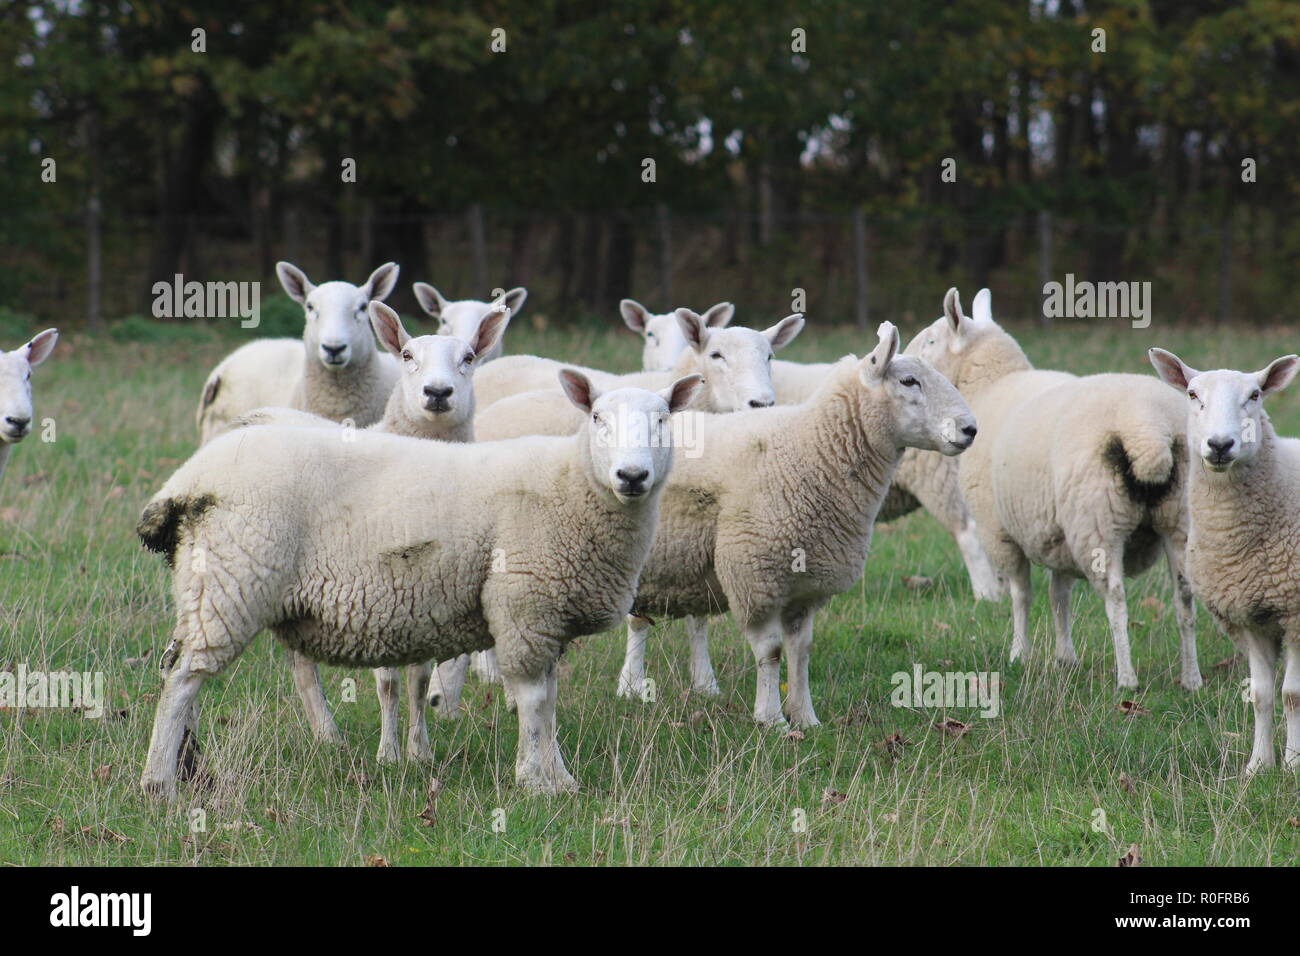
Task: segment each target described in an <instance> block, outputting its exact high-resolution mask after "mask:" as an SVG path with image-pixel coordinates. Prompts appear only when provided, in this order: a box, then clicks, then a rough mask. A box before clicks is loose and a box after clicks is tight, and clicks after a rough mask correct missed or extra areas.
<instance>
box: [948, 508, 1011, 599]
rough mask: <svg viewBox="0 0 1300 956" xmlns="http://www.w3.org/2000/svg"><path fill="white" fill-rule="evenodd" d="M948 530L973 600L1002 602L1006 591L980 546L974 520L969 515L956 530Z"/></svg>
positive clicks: (982, 546)
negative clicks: (959, 555) (973, 597)
mask: <svg viewBox="0 0 1300 956" xmlns="http://www.w3.org/2000/svg"><path fill="white" fill-rule="evenodd" d="M963 510H964V509H963ZM949 530H950V531H952V536H953V538H954V539H955V540H956V542H957V550H958V551H960V552H961V559H962V561H963V562H964V563H965V565H966V574H967V576H968V577H970V586H971V590H973V591H974V592H975V600H977V601H1000V600H1002V596H1003V594H1005V593H1006V590H1005V588H1003V586H1002V581H1001V580H1000V579H999V578H998V573H997V571H995V570H993V562H992V561H990V560H989V556H988V554H987V553H986V552H985V550H984V545H982V544H980V536H979V532H978V531H977V530H976V529H975V521H974V519H973V518H971V516H970V515H969V514H967V515H964V516H963V520H962V523H961V525H960V526H959V527H958V528H957V529H956V530H953V529H949Z"/></svg>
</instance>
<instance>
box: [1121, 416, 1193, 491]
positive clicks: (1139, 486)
mask: <svg viewBox="0 0 1300 956" xmlns="http://www.w3.org/2000/svg"><path fill="white" fill-rule="evenodd" d="M1125 425H1126V427H1124V428H1123V429H1122V430H1120V431H1118V432H1113V433H1111V434H1109V435H1107V437H1106V439H1105V442H1104V444H1103V446H1102V458H1103V460H1104V461H1105V462H1106V463H1107V464H1108V465H1109V466H1110V468H1111V469H1112V470H1113V471H1114V472H1115V473H1116V474H1117V475H1118V476H1119V478H1120V481H1121V482H1122V483H1123V485H1124V490H1125V492H1126V493H1127V494H1128V496H1129V497H1130V498H1131V499H1132V500H1133V501H1135V502H1137V503H1138V504H1143V505H1147V506H1152V505H1156V504H1158V503H1159V502H1160V501H1161V500H1162V499H1163V498H1164V497H1165V496H1166V495H1168V494H1169V492H1170V491H1172V490H1173V488H1174V485H1176V484H1177V482H1178V461H1179V455H1178V450H1179V446H1180V443H1181V442H1182V440H1183V439H1182V436H1181V434H1179V433H1178V432H1177V431H1176V430H1174V429H1170V428H1168V427H1166V423H1164V422H1163V421H1160V420H1159V419H1158V418H1157V417H1148V416H1145V415H1141V414H1139V415H1136V416H1134V417H1132V418H1131V419H1130V420H1129V421H1128V422H1126V423H1125Z"/></svg>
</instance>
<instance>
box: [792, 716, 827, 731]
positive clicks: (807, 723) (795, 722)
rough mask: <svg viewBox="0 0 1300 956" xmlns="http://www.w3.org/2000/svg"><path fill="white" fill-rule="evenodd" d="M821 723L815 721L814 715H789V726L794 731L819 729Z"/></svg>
mask: <svg viewBox="0 0 1300 956" xmlns="http://www.w3.org/2000/svg"><path fill="white" fill-rule="evenodd" d="M821 725H822V722H821V721H820V720H818V719H817V715H816V714H791V715H790V726H791V727H793V728H795V729H796V730H808V729H810V728H812V727H820V726H821Z"/></svg>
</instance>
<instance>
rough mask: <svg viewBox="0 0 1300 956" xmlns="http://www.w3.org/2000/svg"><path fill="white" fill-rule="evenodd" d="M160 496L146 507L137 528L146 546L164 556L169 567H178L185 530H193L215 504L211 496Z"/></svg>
mask: <svg viewBox="0 0 1300 956" xmlns="http://www.w3.org/2000/svg"><path fill="white" fill-rule="evenodd" d="M164 495H165V491H164V492H161V493H159V495H158V496H157V497H155V498H154V499H153V500H152V501H150V502H149V503H148V504H147V505H145V506H144V512H143V513H142V514H141V515H140V520H139V522H138V523H137V524H136V526H135V533H136V534H138V535H139V536H140V540H141V541H143V542H144V546H145V547H146V548H148V549H149V550H150V551H153V552H156V553H158V554H161V555H162V556H163V558H164V560H166V562H167V564H168V566H169V567H174V566H175V560H176V549H177V548H179V547H180V540H181V533H182V530H183V529H185V528H187V527H193V525H194V523H195V522H197V521H198V519H199V518H200V517H202V515H203V513H204V512H205V511H207V510H208V509H209V508H211V507H212V506H213V505H214V504H216V499H215V498H213V497H212V496H211V495H200V496H198V497H172V496H164Z"/></svg>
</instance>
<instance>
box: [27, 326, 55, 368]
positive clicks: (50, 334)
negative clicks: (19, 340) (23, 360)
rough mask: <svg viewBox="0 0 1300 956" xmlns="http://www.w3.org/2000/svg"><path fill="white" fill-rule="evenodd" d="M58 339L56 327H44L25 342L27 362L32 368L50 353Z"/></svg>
mask: <svg viewBox="0 0 1300 956" xmlns="http://www.w3.org/2000/svg"><path fill="white" fill-rule="evenodd" d="M58 341H59V330H58V329H46V330H45V331H44V332H42V333H41V334H40V335H38V336H36V337H35V338H34V339H32V340H31V341H30V342H28V343H27V364H28V365H30V366H31V367H32V368H36V366H38V365H40V364H41V363H42V362H44V361H45V360H46V359H47V358H49V357H50V353H51V352H53V351H54V346H55V344H56V343H57V342H58Z"/></svg>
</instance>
